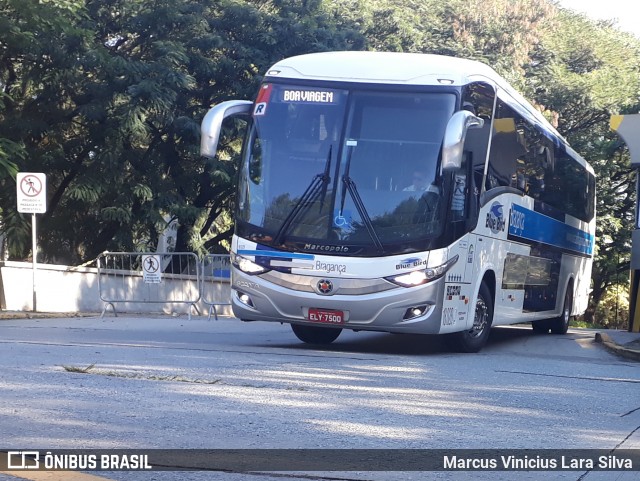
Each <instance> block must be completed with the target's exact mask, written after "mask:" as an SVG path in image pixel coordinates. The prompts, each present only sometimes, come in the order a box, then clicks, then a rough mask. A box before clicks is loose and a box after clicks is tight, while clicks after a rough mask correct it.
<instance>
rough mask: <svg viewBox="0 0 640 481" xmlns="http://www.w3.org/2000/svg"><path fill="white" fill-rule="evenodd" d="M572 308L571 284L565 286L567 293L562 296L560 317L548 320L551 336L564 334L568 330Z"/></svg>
mask: <svg viewBox="0 0 640 481" xmlns="http://www.w3.org/2000/svg"><path fill="white" fill-rule="evenodd" d="M572 307H573V284H569V285H568V286H567V292H566V293H565V295H564V303H563V305H562V313H561V314H560V316H558V317H555V318H553V319H551V320H549V329H551V333H552V334H566V333H567V331H568V330H569V323H570V322H571V309H572Z"/></svg>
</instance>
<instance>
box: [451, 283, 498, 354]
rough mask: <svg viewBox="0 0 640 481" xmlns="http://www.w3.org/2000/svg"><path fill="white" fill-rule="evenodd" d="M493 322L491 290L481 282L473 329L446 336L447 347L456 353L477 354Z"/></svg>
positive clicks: (487, 336) (485, 341)
mask: <svg viewBox="0 0 640 481" xmlns="http://www.w3.org/2000/svg"><path fill="white" fill-rule="evenodd" d="M492 322H493V297H492V296H491V290H490V289H489V287H488V286H487V285H486V284H485V283H484V282H483V283H482V284H480V291H479V292H478V298H477V299H476V308H475V313H474V316H473V327H472V328H471V329H470V330H468V331H461V332H454V333H453V334H449V335H448V338H447V340H448V343H449V346H450V347H451V348H452V349H453V350H455V351H457V352H478V351H480V349H482V348H483V347H484V345H485V344H486V343H487V340H488V339H489V333H490V331H491V323H492Z"/></svg>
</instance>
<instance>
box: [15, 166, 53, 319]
mask: <svg viewBox="0 0 640 481" xmlns="http://www.w3.org/2000/svg"><path fill="white" fill-rule="evenodd" d="M16 193H17V196H16V197H17V199H18V212H20V213H21V214H31V252H32V255H31V258H32V263H33V264H32V266H33V269H32V270H33V272H32V274H33V304H32V311H33V312H36V311H37V309H38V308H37V288H36V286H37V284H36V270H37V264H36V261H37V256H38V245H37V236H36V214H43V213H45V212H46V211H47V176H46V175H45V174H42V173H32V172H19V173H18V175H17V177H16Z"/></svg>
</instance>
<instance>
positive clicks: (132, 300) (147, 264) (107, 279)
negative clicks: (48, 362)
mask: <svg viewBox="0 0 640 481" xmlns="http://www.w3.org/2000/svg"><path fill="white" fill-rule="evenodd" d="M96 263H97V266H98V291H99V293H100V294H99V295H100V299H101V300H102V301H103V302H104V303H105V304H104V308H103V310H102V314H101V317H103V316H104V314H105V313H106V311H107V308H108V307H109V306H111V308H112V310H113V313H114V314H115V315H116V316H117V313H116V309H115V304H116V303H129V304H134V305H135V304H150V303H155V304H185V305H188V306H189V307H188V311H187V313H188V316H189V320H191V310H192V309H195V310H196V311H197V306H196V304H197V303H198V302H199V301H200V298H201V290H202V282H201V276H200V273H201V272H202V266H201V263H200V261H199V259H198V257H197V256H196V255H195V254H194V253H193V252H160V253H158V252H104V253H102V254H100V256H98V258H97V260H96ZM216 318H217V316H216Z"/></svg>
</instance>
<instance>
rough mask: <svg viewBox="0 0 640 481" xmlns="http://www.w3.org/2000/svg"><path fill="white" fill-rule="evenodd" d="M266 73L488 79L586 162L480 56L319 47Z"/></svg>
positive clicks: (426, 81)
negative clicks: (464, 57) (314, 51)
mask: <svg viewBox="0 0 640 481" xmlns="http://www.w3.org/2000/svg"><path fill="white" fill-rule="evenodd" d="M265 77H266V80H268V79H269V78H287V79H304V80H320V81H335V82H357V83H375V84H398V85H414V86H416V85H438V86H445V85H450V86H463V85H466V84H469V83H471V82H477V81H483V82H488V83H489V84H492V85H494V86H495V87H497V88H498V89H499V90H502V91H504V92H505V93H507V94H508V95H509V96H510V97H511V98H512V99H513V102H515V103H517V104H518V106H519V107H520V108H518V109H517V110H519V111H520V112H521V113H522V114H524V115H525V116H527V117H529V119H530V120H531V121H537V123H538V124H541V125H542V126H544V127H545V129H547V130H548V131H550V132H552V133H553V134H554V135H555V136H557V137H558V139H560V140H561V141H563V142H564V144H565V146H566V148H567V150H568V151H569V152H571V154H572V155H574V156H575V157H576V158H578V159H580V162H581V163H582V162H584V163H585V164H586V162H585V160H584V159H582V157H581V156H580V155H579V154H577V153H576V152H575V151H574V150H573V149H571V147H570V146H569V145H568V144H567V142H566V140H565V139H564V138H563V137H562V136H561V135H560V134H559V133H558V131H557V130H556V129H555V128H554V127H553V126H552V125H551V124H550V123H549V122H548V121H547V119H546V118H545V117H544V116H543V115H542V114H541V113H540V111H539V110H538V109H536V108H535V107H533V106H532V105H531V104H530V103H529V102H528V101H527V100H526V99H525V98H524V97H523V96H522V95H521V94H520V93H519V92H518V91H516V90H515V89H514V88H513V87H511V85H510V84H509V83H508V82H507V81H506V80H505V79H504V78H503V77H501V76H500V75H499V74H498V73H497V72H496V71H495V70H493V69H492V68H491V67H489V66H488V65H486V64H484V63H482V62H478V61H476V60H469V59H463V58H458V57H449V56H445V55H433V54H422V53H404V52H402V53H401V52H368V51H344V52H320V53H310V54H306V55H298V56H295V57H289V58H286V59H283V60H280V61H279V62H277V63H275V64H274V65H273V66H272V67H271V68H270V69H269V70H268V71H267V73H266V75H265ZM513 102H511V103H513ZM516 108H517V107H516ZM587 165H588V164H587Z"/></svg>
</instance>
